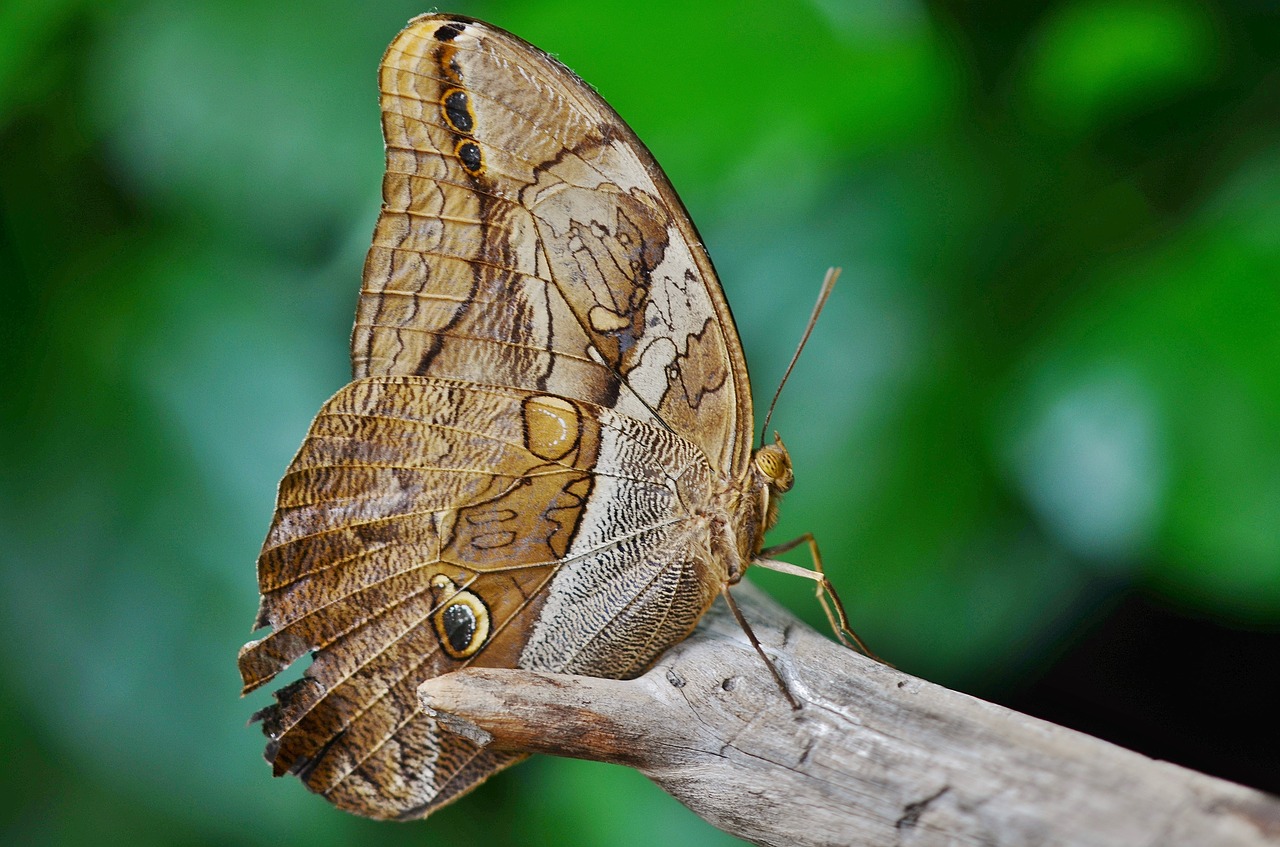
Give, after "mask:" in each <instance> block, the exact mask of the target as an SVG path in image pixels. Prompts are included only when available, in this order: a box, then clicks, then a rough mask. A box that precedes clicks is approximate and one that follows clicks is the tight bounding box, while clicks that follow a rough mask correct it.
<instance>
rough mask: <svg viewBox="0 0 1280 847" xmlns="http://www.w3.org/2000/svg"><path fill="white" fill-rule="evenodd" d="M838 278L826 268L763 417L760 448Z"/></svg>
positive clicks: (837, 271)
mask: <svg viewBox="0 0 1280 847" xmlns="http://www.w3.org/2000/svg"><path fill="white" fill-rule="evenodd" d="M839 278H840V269H839V268H827V275H826V276H825V277H823V279H822V290H821V291H819V292H818V302H817V303H814V304H813V314H811V315H809V324H808V326H806V327H805V328H804V335H802V336H800V344H799V345H798V346H797V347H796V352H795V354H794V355H792V357H791V363H790V364H789V365H787V371H786V373H784V374H783V375H782V380H781V381H780V382H779V383H778V390H777V391H775V392H773V400H771V401H770V402H769V411H768V412H766V413H765V416H764V426H763V427H761V428H760V446H761V447H763V446H764V440H765V436H766V435H767V434H768V432H769V419H770V418H772V417H773V407H774V406H776V405H778V395H779V394H781V393H782V386H784V385H786V384H787V377H789V376H791V369H792V368H794V367H795V366H796V359H799V358H800V351H801V350H803V349H804V345H805V342H807V341H808V340H809V334H810V333H811V332H813V326H814V324H816V323H817V322H818V315H820V314H822V307H823V306H825V305H826V304H827V298H828V297H829V296H831V289H832V288H835V285H836V280H837V279H839Z"/></svg>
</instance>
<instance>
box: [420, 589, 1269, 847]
mask: <svg viewBox="0 0 1280 847" xmlns="http://www.w3.org/2000/svg"><path fill="white" fill-rule="evenodd" d="M734 596H735V597H736V598H737V599H738V601H739V603H740V605H741V606H742V609H743V611H744V613H745V614H746V616H747V618H748V619H749V620H750V621H751V623H752V627H753V629H754V630H755V632H756V634H757V635H758V636H759V637H760V640H761V642H762V643H763V644H764V646H765V648H766V650H767V651H768V652H769V654H770V656H771V657H773V658H774V661H775V662H776V663H777V665H778V669H779V671H780V672H781V673H782V675H783V676H784V677H785V678H786V680H787V682H788V685H789V686H790V688H791V691H792V692H793V693H794V694H795V695H796V697H798V698H799V699H800V700H801V701H802V703H803V707H802V708H801V709H800V710H799V711H795V710H793V709H792V708H791V707H790V706H789V705H788V704H787V701H786V700H785V699H784V698H783V696H782V693H781V692H780V691H779V690H778V687H777V685H776V683H775V682H774V681H773V679H772V678H771V677H770V676H769V673H768V671H767V670H766V668H765V666H764V663H763V662H762V661H761V660H760V657H759V656H758V655H756V654H755V653H754V652H753V651H752V649H751V647H750V646H749V645H748V644H747V640H746V638H745V636H744V635H743V633H742V631H741V630H740V629H739V628H738V627H737V625H736V624H735V623H734V621H733V619H732V617H731V616H730V615H729V613H728V611H727V609H725V607H724V604H723V602H719V601H718V602H717V604H716V606H715V607H714V608H713V609H712V611H711V613H709V614H708V615H707V619H706V620H705V621H704V623H703V624H702V625H701V626H699V628H698V630H697V631H696V632H695V633H694V635H693V636H691V637H690V638H689V639H688V640H686V641H685V642H683V643H682V644H680V645H678V646H676V647H675V648H673V649H672V650H671V651H669V652H668V653H667V654H666V655H665V656H663V658H662V659H661V660H660V661H659V662H658V664H657V665H656V666H655V667H654V668H653V670H651V671H650V672H649V673H647V674H645V675H644V676H642V677H640V678H639V679H635V680H631V681H618V680H607V679H593V678H589V677H578V676H564V675H559V674H544V673H532V672H526V671H514V670H493V669H487V668H476V669H470V670H465V671H460V672H458V673H453V674H449V675H446V676H442V677H437V678H435V679H433V680H430V681H429V682H426V683H424V684H423V685H422V687H421V688H419V690H418V691H419V696H420V697H421V698H422V700H423V704H424V706H425V707H426V708H428V709H429V710H431V711H432V712H433V713H436V714H438V715H440V714H442V713H443V714H445V715H448V716H452V717H451V718H447V719H448V720H449V721H450V723H449V726H450V728H451V730H453V731H459V732H462V733H464V734H469V735H470V737H472V738H473V739H476V740H480V741H484V740H490V739H491V743H493V744H494V745H495V746H498V747H501V748H504V749H517V750H525V751H530V752H539V753H552V754H556V755H562V756H574V757H578V758H583V759H593V760H598V761H607V762H617V763H620V764H624V765H629V766H631V767H634V768H638V769H639V770H640V771H642V772H643V773H645V774H646V775H647V776H649V778H651V779H653V780H654V781H655V782H657V783H658V784H659V785H660V786H662V788H663V789H665V790H666V791H667V792H669V793H670V794H672V795H673V796H675V797H676V798H677V799H679V800H680V802H682V803H684V804H685V805H686V806H688V807H689V808H690V809H692V810H693V811H694V812H696V813H697V814H699V815H701V816H702V817H703V818H705V819H706V820H707V821H710V822H711V823H712V824H713V825H715V826H717V827H719V828H720V829H722V830H724V831H726V832H729V833H732V834H734V835H737V836H739V837H741V838H745V839H747V840H750V841H753V842H755V843H758V844H770V845H775V844H776V845H832V844H857V845H897V844H903V845H906V844H910V845H935V844H936V845H941V844H947V845H951V844H981V845H1089V847H1099V846H1100V845H1124V847H1131V845H1153V847H1154V845H1187V847H1208V846H1209V845H1280V799H1277V798H1275V797H1272V796H1270V795H1267V794H1263V793H1261V792H1258V791H1255V790H1252V789H1249V788H1244V787H1242V786H1239V785H1236V784H1234V783H1230V782H1226V781H1224V780H1220V779H1215V778H1213V777H1209V776H1205V775H1203V774H1199V773H1196V772H1195V771H1191V770H1187V769H1186V768H1182V767H1179V766H1177V765H1172V764H1169V763H1167V762H1160V761H1155V760H1153V759H1149V758H1147V757H1145V756H1142V755H1139V754H1137V753H1134V752H1132V751H1129V750H1125V749H1123V748H1120V747H1117V746H1115V745H1113V744H1109V743H1107V742H1105V741H1100V740H1098V739H1096V738H1092V737H1090V736H1087V735H1083V734H1081V733H1078V732H1074V731H1072V730H1068V729H1064V728H1062V727H1059V726H1054V725H1053V724H1049V723H1046V722H1044V721H1041V720H1038V719H1036V718H1031V717H1027V716H1025V715H1021V714H1018V713H1017V712H1012V711H1009V710H1008V709H1004V708H1001V707H999V706H995V705H992V704H990V703H987V702H984V701H982V700H978V699H976V698H973V697H970V696H968V695H966V694H961V693H958V692H955V691H950V690H948V689H946V688H942V687H940V686H937V685H933V684H931V683H928V682H925V681H923V680H920V679H917V678H915V677H912V676H908V675H907V674H904V673H901V672H899V671H897V670H894V669H892V668H889V667H887V666H885V665H881V664H877V663H876V662H873V661H871V660H869V659H866V658H865V657H863V656H860V655H857V654H855V653H853V652H852V651H850V650H847V649H845V648H843V647H841V646H839V645H837V644H835V643H834V642H831V641H829V640H827V639H826V638H823V637H822V636H820V635H818V634H817V633H815V632H813V631H812V630H811V629H809V628H808V627H806V626H805V625H804V624H802V623H800V622H799V621H798V620H796V619H795V618H793V617H791V616H790V615H789V614H788V613H787V612H785V611H783V610H782V609H780V608H779V607H778V606H777V605H775V604H774V603H773V602H772V601H770V600H768V599H767V598H765V597H764V596H763V595H762V594H761V593H760V592H758V591H756V590H754V589H752V588H751V587H750V586H747V585H745V584H744V585H742V586H739V587H737V588H735V589H734Z"/></svg>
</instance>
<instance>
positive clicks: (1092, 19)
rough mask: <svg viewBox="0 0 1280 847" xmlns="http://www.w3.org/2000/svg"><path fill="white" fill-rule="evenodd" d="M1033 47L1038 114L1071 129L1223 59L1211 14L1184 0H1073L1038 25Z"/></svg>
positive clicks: (1197, 79) (1159, 93) (1151, 99)
mask: <svg viewBox="0 0 1280 847" xmlns="http://www.w3.org/2000/svg"><path fill="white" fill-rule="evenodd" d="M1033 50H1034V52H1033V53H1032V55H1031V57H1030V60H1029V64H1030V67H1029V68H1028V71H1027V78H1026V87H1027V88H1026V95H1027V97H1028V98H1029V100H1030V101H1031V105H1032V107H1033V109H1034V110H1035V113H1036V116H1037V117H1038V118H1039V119H1040V120H1041V121H1043V122H1044V123H1046V124H1048V125H1049V126H1055V127H1062V128H1066V129H1070V130H1074V131H1080V130H1084V129H1086V128H1088V127H1090V126H1092V125H1094V124H1098V123H1102V122H1105V121H1107V120H1110V119H1113V118H1115V117H1116V116H1118V115H1120V114H1122V113H1124V112H1127V111H1135V110H1136V111H1141V110H1145V109H1149V108H1151V107H1152V105H1153V103H1155V102H1159V101H1160V100H1164V99H1167V98H1170V97H1174V96H1177V95H1178V94H1180V93H1182V92H1185V91H1186V90H1187V89H1188V88H1191V87H1194V86H1196V85H1200V84H1203V83H1205V82H1206V81H1208V80H1209V79H1211V78H1212V76H1213V74H1214V72H1215V71H1216V69H1217V66H1218V63H1219V61H1220V59H1219V50H1220V45H1219V44H1218V41H1217V34H1216V32H1215V28H1214V23H1213V21H1212V19H1211V18H1209V16H1208V14H1207V13H1206V11H1205V9H1204V7H1203V6H1201V5H1199V4H1195V3H1192V2H1187V0H1120V2H1106V1H1105V0H1075V2H1073V3H1071V4H1069V5H1066V6H1064V7H1063V8H1061V10H1060V11H1058V12H1057V13H1056V14H1053V15H1051V16H1050V17H1049V19H1048V20H1047V21H1045V22H1044V23H1043V24H1042V26H1041V29H1040V32H1039V34H1038V37H1037V39H1036V42H1035V44H1034V48H1033Z"/></svg>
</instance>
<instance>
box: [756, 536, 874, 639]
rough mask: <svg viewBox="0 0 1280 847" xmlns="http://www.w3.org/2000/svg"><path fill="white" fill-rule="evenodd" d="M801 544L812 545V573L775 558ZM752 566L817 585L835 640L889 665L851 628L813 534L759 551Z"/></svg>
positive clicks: (819, 598) (819, 597)
mask: <svg viewBox="0 0 1280 847" xmlns="http://www.w3.org/2000/svg"><path fill="white" fill-rule="evenodd" d="M801 544H808V545H809V556H810V557H811V558H812V559H813V570H809V569H808V568H802V567H800V566H799V565H793V564H791V563H790V562H783V561H779V560H777V559H775V558H773V557H774V556H780V555H782V554H783V553H786V552H789V551H791V550H794V549H795V548H797V547H799V546H800V545H801ZM752 564H756V565H761V566H763V567H766V568H768V569H769V570H771V571H777V572H778V573H785V574H791V575H792V576H800V577H804V578H805V579H811V580H813V581H814V582H815V583H816V593H817V595H818V602H819V603H821V604H822V611H823V612H824V613H825V614H826V616H827V622H828V623H830V624H831V629H832V631H834V632H835V634H836V637H837V638H839V639H840V643H841V644H843V645H844V646H846V647H849V648H851V649H854V650H858V651H859V652H861V653H862V654H863V655H865V656H867V657H868V658H871V659H875V660H876V661H877V662H880V663H881V664H888V663H887V662H885V661H884V659H881V658H880V657H879V656H877V655H876V654H875V653H873V652H871V648H869V647H867V645H866V643H865V642H863V640H862V639H861V638H859V637H858V634H857V633H856V632H854V631H853V628H852V627H850V626H849V617H848V615H846V614H845V611H844V604H843V603H841V602H840V595H838V594H836V589H835V586H833V585H832V584H831V582H830V580H828V579H827V575H826V573H825V572H823V570H822V553H821V552H820V551H819V550H818V540H817V539H816V538H814V537H813V533H812V532H806V533H805V534H804V535H801V536H800V537H798V538H793V539H791V540H790V541H786V542H783V543H782V544H777V545H774V546H773V547H766V548H765V549H764V550H761V551H760V553H759V555H758V556H756V558H755V560H754V561H753V562H752Z"/></svg>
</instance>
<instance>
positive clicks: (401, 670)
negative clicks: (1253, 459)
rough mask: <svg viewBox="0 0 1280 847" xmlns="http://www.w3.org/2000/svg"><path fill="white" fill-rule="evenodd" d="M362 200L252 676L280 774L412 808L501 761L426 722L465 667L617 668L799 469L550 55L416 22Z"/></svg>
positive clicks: (449, 25)
mask: <svg viewBox="0 0 1280 847" xmlns="http://www.w3.org/2000/svg"><path fill="white" fill-rule="evenodd" d="M380 84H381V89H382V108H383V133H384V137H385V139H386V143H387V172H386V176H385V178H384V183H383V193H384V200H385V203H384V207H383V211H382V214H381V216H380V218H379V221H378V224H377V227H376V229H375V232H374V238H373V245H372V247H371V249H370V252H369V255H368V259H367V261H366V264H365V271H364V284H363V286H362V289H361V297H360V302H359V306H358V308H357V314H356V325H355V330H354V332H353V335H352V363H353V372H354V380H353V382H351V383H350V384H348V385H347V386H346V387H344V388H343V389H341V390H340V391H339V392H338V393H337V394H336V395H335V396H334V397H333V398H332V399H331V400H330V401H329V402H328V403H327V404H326V405H325V406H324V408H322V410H321V411H320V413H319V415H318V416H317V417H316V419H315V421H314V422H313V423H312V426H311V430H310V432H309V433H308V436H307V439H306V441H305V442H304V443H303V445H302V448H301V449H300V450H299V452H298V455H297V456H296V457H295V458H294V460H293V463H292V464H291V465H290V467H289V469H288V470H287V472H286V474H285V476H284V478H283V480H282V481H281V484H280V489H279V493H278V497H277V508H276V513H275V518H274V520H273V523H272V526H271V529H270V531H269V533H268V537H267V539H266V542H265V544H264V546H263V550H262V553H261V555H260V557H259V560H258V574H259V587H260V590H261V593H262V604H261V608H260V611H259V615H258V620H257V626H259V627H264V626H270V627H271V629H272V632H271V633H270V634H269V635H267V636H265V637H263V638H261V639H259V640H257V641H253V642H250V643H249V644H246V645H245V647H244V648H243V649H242V651H241V656H240V669H241V674H242V677H243V680H244V686H245V690H246V691H249V690H252V689H254V688H256V687H258V686H260V685H262V684H264V683H266V682H267V681H269V680H270V679H272V678H273V677H274V676H275V675H276V674H277V673H279V672H280V671H281V670H283V669H284V668H286V667H287V666H288V665H289V664H291V663H292V662H294V661H295V660H297V659H299V658H301V657H302V656H304V655H306V654H308V653H310V654H311V655H312V656H313V661H312V664H311V666H310V667H309V668H308V670H307V672H306V674H305V675H304V677H303V678H302V679H301V680H299V681H298V682H297V683H294V684H293V685H291V686H288V687H286V688H284V689H282V690H281V691H279V692H277V701H278V702H277V704H276V705H274V706H271V707H269V708H268V709H265V710H263V712H262V713H260V717H261V719H262V721H263V725H264V729H265V730H266V732H267V734H268V736H269V737H270V739H271V741H270V743H269V745H268V750H267V757H268V759H269V760H270V761H271V762H273V764H274V767H275V771H276V773H277V774H282V773H286V772H289V773H295V774H297V775H298V776H299V777H301V778H302V779H303V781H304V782H305V783H306V785H307V786H308V787H309V788H310V789H312V790H313V791H316V792H318V793H321V794H323V795H325V796H326V797H327V798H328V799H329V800H331V801H332V802H334V803H335V804H337V805H338V806H340V807H342V808H345V809H348V810H350V811H353V812H356V813H359V814H363V815H368V816H371V817H399V818H409V817H420V816H423V815H425V814H427V813H429V812H430V811H431V810H433V809H435V808H438V807H439V806H441V805H443V804H444V803H447V802H449V801H450V800H452V799H455V798H456V797H457V796H460V795H461V794H462V793H464V792H465V791H467V790H469V789H470V788H471V787H473V786H474V785H476V784H477V783H478V782H480V781H482V780H483V779H484V778H485V777H487V776H488V775H490V774H491V773H493V772H494V771H496V770H498V769H499V768H501V767H504V766H506V765H508V764H510V763H512V762H514V761H516V760H518V759H519V758H520V756H519V755H518V754H510V753H504V752H495V751H492V750H487V749H479V748H476V747H474V746H473V745H472V744H471V743H470V742H468V741H466V740H465V739H462V738H459V737H456V736H453V735H449V734H447V733H443V732H441V731H440V730H439V728H438V727H437V726H436V724H435V722H434V720H432V719H431V718H430V717H429V716H427V715H425V714H424V713H422V712H421V711H420V710H419V709H418V708H417V699H416V696H415V690H416V688H417V686H418V685H419V684H420V683H421V682H422V681H423V680H425V679H428V678H430V677H432V676H436V675H439V674H442V673H447V672H449V671H452V670H456V669H458V668H462V667H467V666H472V665H474V666H492V667H520V668H527V669H535V670H546V671H555V672H565V673H579V674H589V675H596V676H608V677H616V678H627V677H631V676H635V675H637V674H639V673H641V672H643V671H644V670H645V669H647V668H648V667H649V666H651V665H652V663H653V662H654V661H655V660H656V659H657V657H658V656H660V655H661V654H662V652H663V651H664V650H666V649H667V648H668V647H670V646H671V645H672V644H674V643H676V642H678V641H680V640H681V639H683V638H684V637H686V636H687V635H688V634H689V632H690V631H692V629H693V627H694V626H695V625H696V623H697V621H698V619H699V618H700V617H701V616H702V614H703V613H704V612H705V611H706V609H707V608H708V606H709V605H710V604H711V602H712V601H713V600H714V599H715V597H716V596H717V595H718V594H719V593H720V592H721V591H722V589H723V588H724V587H725V586H726V585H729V584H732V583H734V582H736V581H737V580H738V579H740V578H741V576H742V573H743V571H744V570H745V569H746V567H747V565H748V564H749V563H750V562H751V560H752V558H753V557H755V556H756V554H757V553H759V551H760V549H761V546H762V545H763V539H764V533H765V531H766V530H767V529H768V528H769V527H770V526H772V524H773V522H774V521H775V520H776V512H777V501H778V498H779V496H780V495H781V494H782V493H783V492H785V491H786V490H787V488H789V487H790V485H791V468H790V461H789V459H788V458H787V455H786V450H785V447H783V446H782V445H781V442H777V443H776V444H772V445H767V446H765V447H762V448H761V449H760V450H759V451H756V452H755V453H754V454H753V453H752V449H751V444H752V424H751V399H750V392H749V387H748V384H747V378H746V365H745V359H744V358H743V354H742V350H741V346H740V344H739V341H738V338H737V333H736V330H735V329H734V325H733V320H732V317H731V315H730V313H729V309H728V305H727V303H726V302H725V299H724V295H723V293H722V292H721V290H720V287H719V284H718V282H717V281H716V278H715V274H714V271H713V270H712V267H711V264H710V260H709V259H708V258H707V256H706V254H705V251H704V250H703V248H702V244H701V241H700V239H699V238H698V237H697V233H696V231H695V230H694V228H693V225H692V223H690V222H689V219H688V216H687V214H686V213H685V211H684V208H683V206H682V205H681V204H680V201H679V199H678V198H677V197H676V195H675V193H674V191H673V190H672V189H671V187H670V185H669V184H668V182H667V180H666V177H665V176H664V175H663V174H662V172H661V170H660V169H659V168H658V166H657V164H656V163H655V162H654V161H653V159H652V157H651V156H650V154H649V153H648V151H647V150H646V149H645V148H644V146H643V144H641V143H640V142H639V140H638V139H636V138H635V136H634V135H633V134H632V133H631V131H630V130H629V129H628V128H627V127H626V125H625V124H624V123H623V122H622V121H621V119H620V118H618V117H617V115H616V114H615V113H614V112H613V111H612V110H611V109H610V108H609V107H608V106H607V105H606V104H605V103H604V102H603V101H602V100H601V99H600V98H599V97H598V96H597V95H596V94H595V93H594V92H593V91H591V89H589V88H588V87H587V86H586V85H585V84H584V83H582V82H581V81H580V80H578V78H577V77H576V76H574V75H573V74H572V73H571V72H570V71H568V70H567V69H565V68H564V67H563V66H562V65H560V64H559V63H558V62H556V61H555V60H554V59H551V58H550V57H548V56H547V55H546V54H545V53H542V52H541V51H539V50H537V49H536V48H534V47H532V46H530V45H528V44H526V43H525V42H523V41H520V40H519V39H517V38H515V37H514V36H511V35H509V34H507V33H504V32H502V31H501V30H498V29H496V28H494V27H491V26H489V25H487V24H483V23H480V22H478V21H473V20H470V19H466V18H459V17H456V16H438V15H437V16H424V17H422V18H419V19H416V20H415V21H414V22H412V23H411V24H410V26H409V27H408V28H407V29H406V30H405V31H404V32H402V33H401V34H400V35H399V36H398V37H397V38H396V40H395V41H394V42H393V43H392V45H391V47H390V48H389V49H388V52H387V54H386V56H385V57H384V59H383V63H382V68H381V71H380Z"/></svg>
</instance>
